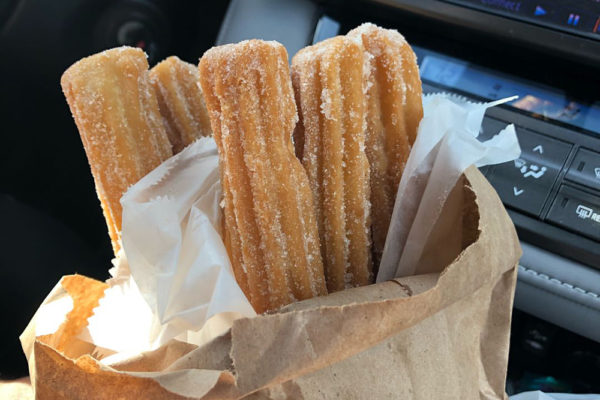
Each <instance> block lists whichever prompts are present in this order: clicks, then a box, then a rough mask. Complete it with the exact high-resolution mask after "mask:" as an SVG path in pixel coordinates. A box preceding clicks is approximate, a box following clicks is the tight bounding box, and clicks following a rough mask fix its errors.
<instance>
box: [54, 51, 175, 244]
mask: <svg viewBox="0 0 600 400" xmlns="http://www.w3.org/2000/svg"><path fill="white" fill-rule="evenodd" d="M61 85H62V88H63V92H64V94H65V97H66V98H67V102H68V103H69V107H70V108H71V112H72V113H73V118H74V119H75V123H76V124H77V128H78V129H79V133H80V135H81V140H82V142H83V146H84V148H85V152H86V154H87V157H88V161H89V163H90V167H91V170H92V174H93V176H94V181H95V184H96V191H97V192H98V197H99V198H100V203H101V205H102V210H103V211H104V216H105V218H106V222H107V224H108V230H109V234H110V238H111V240H112V245H113V250H114V251H115V254H116V253H117V251H118V250H119V248H120V245H119V239H120V232H121V214H122V209H121V203H120V199H121V196H122V195H123V193H124V192H125V191H126V190H127V188H128V187H129V186H130V185H132V184H134V183H136V182H137V181H138V180H139V179H140V178H142V177H143V176H144V175H146V174H147V173H148V172H150V171H151V170H152V169H154V168H155V167H156V166H158V165H159V164H160V163H161V162H162V161H164V160H165V159H167V158H168V157H170V156H171V155H172V151H171V144H170V143H169V139H168V137H167V134H166V132H165V128H164V125H163V122H162V117H161V115H160V112H159V109H158V103H157V100H156V95H155V93H154V89H153V88H152V85H151V84H150V78H149V76H148V62H147V61H146V55H145V54H144V52H143V51H142V50H140V49H136V48H131V47H120V48H116V49H111V50H107V51H104V52H102V53H99V54H95V55H93V56H90V57H86V58H84V59H82V60H80V61H78V62H76V63H75V64H73V65H72V66H71V67H69V69H67V70H66V71H65V73H64V74H63V76H62V78H61Z"/></svg>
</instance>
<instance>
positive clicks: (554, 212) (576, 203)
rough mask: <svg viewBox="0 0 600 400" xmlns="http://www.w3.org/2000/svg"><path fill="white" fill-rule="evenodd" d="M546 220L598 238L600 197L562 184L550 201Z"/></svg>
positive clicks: (599, 236)
mask: <svg viewBox="0 0 600 400" xmlns="http://www.w3.org/2000/svg"><path fill="white" fill-rule="evenodd" d="M547 220H548V221H551V222H553V223H555V224H557V225H560V226H562V227H565V228H567V229H571V230H574V231H577V232H579V233H581V234H583V235H585V236H588V237H590V238H592V239H595V240H600V198H599V197H598V196H594V195H591V194H589V193H586V192H583V191H581V190H578V189H575V188H572V187H570V186H565V185H563V186H561V188H560V190H559V192H558V195H557V196H556V198H555V199H554V202H553V203H552V207H551V208H550V212H549V213H548V217H547Z"/></svg>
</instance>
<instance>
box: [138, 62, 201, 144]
mask: <svg viewBox="0 0 600 400" xmlns="http://www.w3.org/2000/svg"><path fill="white" fill-rule="evenodd" d="M198 79H199V75H198V68H197V67H196V66H195V65H192V64H189V63H186V62H185V61H181V60H180V59H179V58H177V57H175V56H172V57H169V58H167V59H166V60H164V61H162V62H160V63H158V64H157V65H156V66H154V68H152V69H151V70H150V81H151V82H152V85H153V86H154V88H155V89H156V95H157V98H158V106H159V108H160V113H161V114H162V116H163V118H164V122H165V128H166V130H167V135H168V136H169V140H170V141H171V144H172V145H173V153H179V152H180V151H181V150H183V148H184V147H186V146H187V145H188V144H190V143H192V142H193V141H194V140H196V139H198V138H199V137H201V136H209V135H210V133H211V132H210V120H209V118H208V112H207V111H206V105H205V104H204V99H203V98H202V90H201V89H200V86H199V83H198Z"/></svg>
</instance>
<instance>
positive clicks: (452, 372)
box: [21, 168, 521, 400]
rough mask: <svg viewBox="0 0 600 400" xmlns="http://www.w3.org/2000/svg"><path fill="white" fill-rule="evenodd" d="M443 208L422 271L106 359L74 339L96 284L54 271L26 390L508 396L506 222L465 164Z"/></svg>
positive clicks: (514, 252)
mask: <svg viewBox="0 0 600 400" xmlns="http://www.w3.org/2000/svg"><path fill="white" fill-rule="evenodd" d="M444 214H445V215H447V216H451V218H445V222H444V221H442V222H440V226H437V225H436V235H434V242H432V243H428V249H429V251H428V254H427V255H426V256H425V257H423V259H422V260H421V261H420V263H423V264H424V265H423V268H419V269H418V270H421V271H422V270H427V271H432V272H431V273H428V274H426V275H419V276H413V277H407V278H402V279H397V280H394V281H390V282H385V283H381V284H377V285H371V286H367V287H362V288H356V289H351V290H346V291H343V292H338V293H334V294H331V295H329V296H326V297H321V298H315V299H311V300H307V301H303V302H299V303H296V304H292V305H290V306H287V307H285V308H284V309H282V310H280V311H279V312H278V313H275V314H271V315H261V316H258V317H255V318H243V319H239V320H236V321H234V323H233V326H232V327H231V329H230V330H229V331H228V332H227V333H226V334H224V335H223V336H220V337H217V338H215V339H213V340H212V341H210V342H209V343H207V344H205V345H203V346H201V347H196V346H194V345H191V344H187V343H182V342H178V341H171V342H169V343H168V344H167V345H165V346H162V347H161V348H159V349H157V350H155V351H152V352H148V353H144V354H140V355H139V356H137V357H135V358H134V359H130V360H127V361H125V362H122V363H120V364H118V365H112V366H111V367H108V366H105V365H103V364H101V363H100V362H99V361H98V360H97V359H96V358H94V354H95V349H94V347H93V346H92V345H90V344H88V343H85V342H82V341H81V340H78V339H77V338H76V336H77V334H78V332H79V331H81V329H83V328H84V327H85V324H86V321H87V318H88V317H89V316H90V315H91V314H92V313H93V308H94V307H95V306H96V305H97V303H98V300H99V299H100V298H101V296H102V292H103V290H104V288H105V284H103V283H100V282H97V281H94V280H91V279H88V278H85V277H82V276H77V275H75V276H68V277H64V278H63V279H62V280H61V282H60V283H59V284H58V285H57V287H56V288H55V290H54V291H53V293H51V295H50V296H49V298H51V297H56V296H60V295H64V294H68V295H69V296H70V297H71V298H72V300H73V310H72V311H71V312H70V313H69V314H68V316H67V319H66V321H65V322H64V323H63V324H62V325H61V326H60V327H59V328H58V329H57V331H56V332H55V333H53V334H49V335H45V336H38V337H35V323H36V319H37V318H39V317H40V316H39V315H38V314H39V312H38V314H36V316H35V317H34V318H33V320H32V322H31V323H30V325H29V326H28V327H27V329H26V331H25V332H24V333H23V335H22V337H21V341H22V343H23V349H24V351H25V354H26V355H27V357H28V360H29V366H30V373H31V378H32V382H33V384H34V388H35V392H36V398H37V399H134V398H140V399H239V398H245V399H333V398H335V399H338V398H339V399H428V400H429V399H506V398H507V397H506V395H505V393H504V384H505V378H506V367H507V361H508V360H507V358H508V346H509V333H510V320H511V310H512V301H513V293H514V288H515V282H516V271H517V270H516V264H517V262H518V260H519V257H520V255H521V250H520V247H519V241H518V238H517V235H516V233H515V230H514V226H513V224H512V222H511V220H510V219H509V217H508V215H507V214H506V211H505V210H504V207H503V205H502V203H501V202H500V200H499V199H498V196H497V195H496V193H495V191H494V190H493V189H492V188H491V186H490V185H489V183H488V182H487V181H486V180H485V178H484V177H483V176H482V175H481V174H480V173H479V172H478V171H477V170H476V169H475V168H470V169H469V170H467V172H466V173H465V175H464V177H463V179H461V180H460V181H459V184H458V185H457V189H456V190H455V191H454V192H453V194H452V198H451V200H450V201H448V202H447V204H446V206H445V209H444ZM448 221H453V222H452V223H448ZM440 232H441V233H440ZM444 260H453V261H452V262H451V263H450V264H449V265H447V266H445V265H446V264H447V263H446V264H443V265H442V267H443V266H445V268H441V267H440V265H439V263H441V262H445V261H444ZM49 300H50V299H46V301H45V302H48V301H49Z"/></svg>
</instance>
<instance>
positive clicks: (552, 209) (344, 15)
mask: <svg viewBox="0 0 600 400" xmlns="http://www.w3.org/2000/svg"><path fill="white" fill-rule="evenodd" d="M367 21H370V22H374V23H376V24H378V25H380V26H384V27H388V28H394V29H397V30H398V31H399V32H401V33H402V35H403V36H404V37H405V38H406V39H407V41H408V42H409V43H410V44H411V46H412V47H413V49H414V51H415V53H416V55H417V58H418V63H419V68H420V75H421V79H422V84H423V93H424V95H427V94H429V93H438V92H446V93H450V94H452V95H455V96H460V97H462V98H466V99H468V100H469V101H472V102H483V101H491V100H497V99H502V98H505V97H510V96H513V95H517V96H518V98H516V99H514V100H512V101H510V102H509V103H507V104H504V105H501V106H499V107H495V108H493V109H491V110H489V111H488V112H487V114H486V117H485V119H484V122H483V126H482V132H481V135H480V137H481V138H486V137H488V138H489V137H491V136H492V135H494V134H495V133H496V132H498V131H499V130H500V129H501V128H502V127H504V126H505V125H507V124H514V125H515V127H516V132H517V136H518V139H519V143H520V146H521V150H522V153H521V156H520V157H519V158H518V159H516V160H514V161H511V162H508V163H504V164H499V165H494V166H487V167H484V168H482V172H483V173H484V175H485V176H486V178H487V179H488V180H489V182H490V183H491V184H492V185H493V187H494V189H495V190H496V191H497V193H498V195H499V196H500V198H501V200H502V202H503V203H504V205H505V207H506V209H507V211H508V213H509V215H510V217H511V218H512V220H513V222H514V224H515V226H516V229H517V232H518V235H519V239H520V242H521V247H522V249H523V256H522V258H521V260H520V262H519V267H518V269H519V271H518V283H517V288H516V294H515V299H514V312H513V321H512V332H511V347H510V355H509V369H508V381H507V389H506V390H507V392H508V394H509V395H510V394H513V393H519V392H522V391H526V390H543V391H545V392H568V393H600V380H599V379H598V376H600V375H599V374H600V91H599V90H598V88H600V3H599V2H598V1H591V0H573V1H569V2H563V1H559V0H539V1H534V0H520V1H518V0H517V1H483V0H346V1H343V0H318V1H313V0H285V1H277V0H231V1H215V2H169V1H166V0H111V1H100V0H75V1H70V2H52V1H48V0H38V1H30V0H4V1H0V59H1V60H2V62H1V63H0V69H1V74H0V76H1V79H2V84H1V86H0V87H1V88H2V90H1V91H0V101H1V103H0V107H1V108H0V109H2V111H3V112H2V116H3V121H2V122H3V129H2V131H3V144H2V145H1V146H0V154H1V157H0V165H1V168H0V216H1V221H2V222H3V223H2V229H1V230H0V237H1V240H0V243H1V244H0V246H1V247H2V251H0V276H1V279H0V282H1V285H2V290H1V292H2V303H1V304H2V310H3V313H2V318H3V322H2V325H3V329H2V333H1V334H0V335H1V337H2V338H1V340H2V346H1V347H0V379H4V380H6V379H15V378H19V377H22V376H25V375H27V374H28V372H27V364H26V360H25V358H24V356H23V354H22V350H21V348H20V345H19V342H18V335H19V334H20V333H21V332H22V330H23V329H24V328H25V326H26V324H27V322H28V321H29V320H30V318H31V317H32V315H33V313H34V312H35V310H36V308H37V306H38V305H39V304H40V303H41V301H42V300H43V299H44V296H46V294H47V293H48V292H49V291H50V289H51V288H52V287H53V286H54V284H55V283H56V282H57V280H58V279H59V278H60V277H61V276H62V275H66V274H70V273H78V274H84V275H87V276H90V277H94V278H97V279H100V280H104V279H107V278H108V269H109V268H110V267H111V264H110V260H111V258H112V249H111V246H110V240H109V237H108V235H107V234H106V225H105V222H104V218H103V216H102V212H101V209H100V207H98V199H97V196H96V193H95V189H94V183H93V178H92V175H91V174H90V171H89V168H88V164H87V160H86V157H85V153H84V151H83V148H82V146H81V140H80V137H79V134H78V132H77V129H76V126H75V124H74V123H73V120H72V118H71V114H70V112H69V109H68V106H67V103H66V102H65V101H64V97H63V94H62V92H61V88H60V85H59V81H60V76H61V74H62V72H63V71H64V70H65V69H66V68H68V67H69V66H70V65H71V64H72V63H74V62H75V61H76V60H78V59H80V58H82V57H84V56H87V55H90V54H93V53H95V52H98V51H101V50H103V49H107V48H111V47H115V46H119V45H131V46H136V47H140V48H142V49H143V50H144V51H146V53H147V54H148V62H149V64H150V66H152V65H154V64H156V63H157V62H159V61H161V60H163V59H164V58H166V57H167V56H169V55H177V56H179V57H180V58H181V59H183V60H185V61H188V62H190V63H193V64H197V63H198V59H199V58H200V57H201V56H202V54H203V53H204V52H205V51H206V50H207V49H209V48H210V47H212V46H214V45H220V44H226V43H233V42H238V41H241V40H244V39H250V38H260V39H266V40H277V41H279V42H281V43H282V44H284V45H285V47H286V48H287V50H288V54H289V55H290V57H291V56H292V55H294V54H295V53H296V52H297V51H298V50H299V49H301V48H303V47H304V46H307V45H310V44H313V43H317V42H319V41H322V40H324V39H327V38H330V37H333V36H335V35H338V34H345V33H346V32H348V31H349V30H350V29H352V28H354V27H355V26H357V25H359V24H361V23H363V22H367ZM484 261H485V260H482V262H484Z"/></svg>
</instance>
